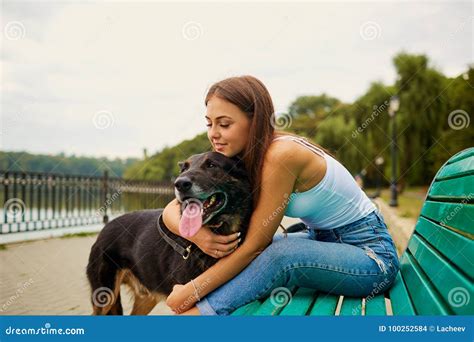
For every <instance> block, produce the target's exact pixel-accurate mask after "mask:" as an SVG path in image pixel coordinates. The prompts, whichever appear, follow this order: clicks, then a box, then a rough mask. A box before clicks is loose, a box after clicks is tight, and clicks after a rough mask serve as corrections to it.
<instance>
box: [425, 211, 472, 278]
mask: <svg viewBox="0 0 474 342" xmlns="http://www.w3.org/2000/svg"><path fill="white" fill-rule="evenodd" d="M416 232H417V233H418V234H420V235H421V236H422V237H423V238H424V239H425V240H427V241H428V242H429V243H430V244H431V245H433V246H434V247H435V248H436V249H437V250H438V251H439V252H440V253H441V254H442V255H444V256H445V257H446V258H447V259H448V260H450V262H452V263H453V264H455V265H456V266H457V267H459V268H460V269H461V270H462V271H463V272H465V273H466V274H467V275H468V277H469V278H470V279H471V281H473V280H474V265H473V263H474V242H473V241H472V240H470V239H468V238H466V237H464V236H462V235H460V234H458V233H456V232H453V231H452V230H450V229H447V228H444V227H443V226H440V225H439V224H436V223H434V222H432V221H430V220H427V219H426V218H425V217H420V218H419V219H418V223H417V224H416Z"/></svg>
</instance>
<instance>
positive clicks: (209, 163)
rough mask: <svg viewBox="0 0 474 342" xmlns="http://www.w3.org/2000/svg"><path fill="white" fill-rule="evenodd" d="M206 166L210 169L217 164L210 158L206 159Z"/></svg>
mask: <svg viewBox="0 0 474 342" xmlns="http://www.w3.org/2000/svg"><path fill="white" fill-rule="evenodd" d="M207 167H208V168H210V169H212V168H214V167H217V165H216V164H214V163H213V162H211V161H210V160H208V161H207Z"/></svg>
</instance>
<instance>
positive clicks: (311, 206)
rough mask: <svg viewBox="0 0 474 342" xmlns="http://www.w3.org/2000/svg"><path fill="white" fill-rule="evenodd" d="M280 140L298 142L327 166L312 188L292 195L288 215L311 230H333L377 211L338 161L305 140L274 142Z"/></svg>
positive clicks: (287, 136)
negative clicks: (321, 158) (324, 172)
mask: <svg viewBox="0 0 474 342" xmlns="http://www.w3.org/2000/svg"><path fill="white" fill-rule="evenodd" d="M277 140H291V141H294V142H296V143H299V144H300V145H302V146H305V147H306V148H308V149H310V150H311V151H313V152H314V153H316V154H317V155H318V156H321V157H323V158H324V159H325V160H326V165H327V170H326V174H325V175H324V177H323V179H322V180H321V181H320V182H319V183H318V184H316V185H315V186H314V187H313V188H311V189H309V190H307V191H304V192H293V193H291V195H290V196H289V198H288V204H287V208H286V211H285V215H286V216H289V217H297V218H300V219H301V221H303V222H304V223H305V224H306V225H307V226H308V228H310V229H334V228H338V227H341V226H344V225H346V224H349V223H352V222H355V221H357V220H359V219H361V218H363V217H365V216H367V215H368V214H370V213H371V212H373V211H374V210H376V207H375V204H374V203H373V202H372V201H371V200H370V199H369V198H368V197H367V195H366V194H365V192H364V191H362V189H361V188H360V187H359V186H358V185H357V183H356V181H355V180H354V178H353V177H352V175H351V174H350V173H349V171H348V170H347V169H346V168H345V167H344V166H343V165H342V164H341V163H339V162H338V161H337V160H336V159H334V158H333V157H331V156H330V155H328V154H327V153H325V152H324V151H323V150H321V149H319V148H317V147H316V146H314V145H312V144H311V143H309V142H308V141H306V139H305V138H302V137H293V136H290V135H283V136H279V137H277V138H275V139H273V141H277Z"/></svg>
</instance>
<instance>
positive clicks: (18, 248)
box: [0, 219, 295, 315]
mask: <svg viewBox="0 0 474 342" xmlns="http://www.w3.org/2000/svg"><path fill="white" fill-rule="evenodd" d="M293 222H295V220H294V219H286V220H285V222H284V224H285V225H290V224H291V223H293ZM96 238H97V236H96V235H94V236H87V237H69V238H51V239H46V240H38V241H28V242H24V243H15V244H8V245H7V247H6V249H3V250H0V266H1V268H0V315H90V314H91V312H92V307H91V304H90V302H89V296H90V290H89V283H88V281H87V278H86V274H85V270H86V266H87V261H88V258H89V251H90V249H91V246H92V245H93V243H94V242H95V240H96ZM127 292H128V291H126V290H125V287H122V291H121V297H122V305H123V308H124V312H125V313H126V314H128V313H129V312H130V311H131V308H132V303H131V300H130V299H131V298H130V296H129V295H128V293H127ZM151 314H155V315H169V314H172V312H171V310H169V308H168V307H167V306H166V304H165V303H164V302H160V303H158V305H157V306H156V307H155V308H154V309H153V311H152V312H151Z"/></svg>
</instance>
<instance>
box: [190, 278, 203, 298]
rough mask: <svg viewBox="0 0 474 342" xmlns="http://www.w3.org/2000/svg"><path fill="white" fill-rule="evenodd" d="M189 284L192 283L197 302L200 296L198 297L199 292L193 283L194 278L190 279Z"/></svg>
mask: <svg viewBox="0 0 474 342" xmlns="http://www.w3.org/2000/svg"><path fill="white" fill-rule="evenodd" d="M191 284H193V287H194V296H195V297H196V299H197V300H198V302H199V301H200V300H201V298H200V297H199V293H198V289H197V287H196V284H194V279H191Z"/></svg>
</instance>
